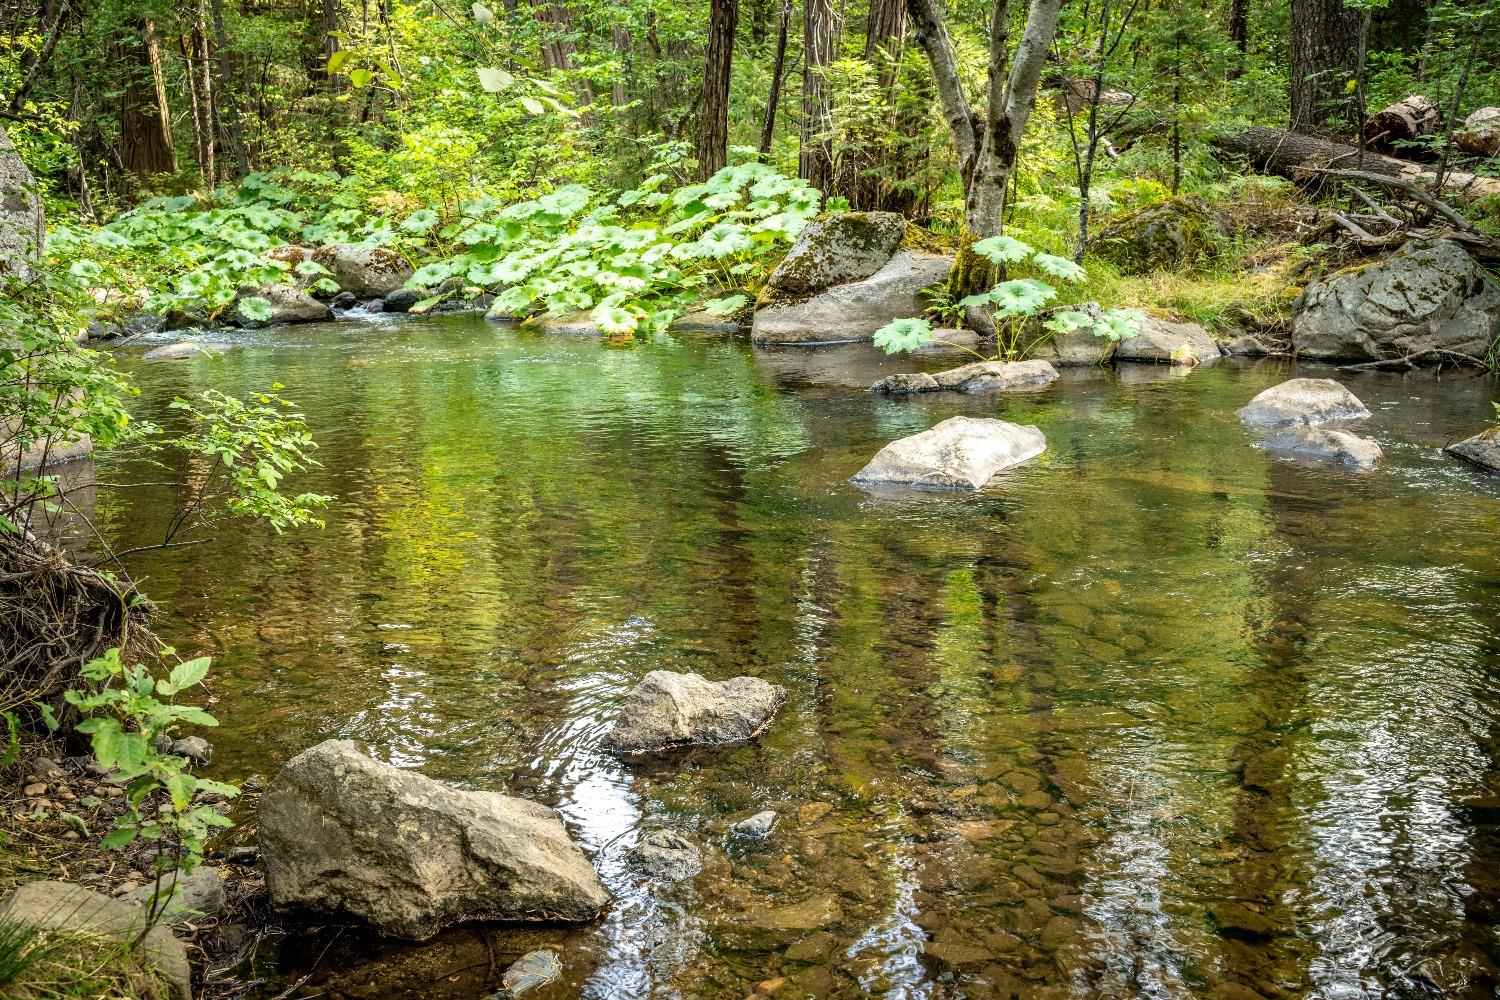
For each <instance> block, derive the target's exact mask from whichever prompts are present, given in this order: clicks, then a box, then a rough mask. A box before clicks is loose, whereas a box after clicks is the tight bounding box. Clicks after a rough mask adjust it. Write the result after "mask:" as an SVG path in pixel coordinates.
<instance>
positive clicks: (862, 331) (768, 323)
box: [750, 250, 953, 344]
mask: <svg viewBox="0 0 1500 1000" xmlns="http://www.w3.org/2000/svg"><path fill="white" fill-rule="evenodd" d="M952 267H953V260H952V258H950V257H945V256H942V255H939V254H931V253H926V252H923V251H920V250H901V251H898V252H897V253H896V254H895V255H894V256H892V257H891V258H890V260H889V261H887V262H886V263H885V264H884V265H883V266H882V267H881V268H880V270H878V271H876V272H875V273H874V274H871V275H870V276H869V277H867V278H863V279H861V280H858V281H851V282H848V283H846V284H842V285H834V286H832V287H831V288H828V289H826V290H824V291H821V292H818V293H817V294H815V295H813V296H811V297H810V298H807V299H804V300H802V301H789V302H775V303H772V304H770V305H766V306H764V307H762V308H760V309H757V310H756V311H755V319H754V320H753V322H752V324H751V328H750V330H751V337H752V338H753V339H754V340H755V342H756V343H760V344H817V343H836V342H841V341H849V340H869V339H870V338H871V337H873V336H874V335H875V331H876V330H879V329H880V328H881V327H883V326H885V325H886V324H887V323H890V322H891V321H892V320H896V319H901V318H902V317H904V316H920V315H922V313H923V312H924V311H925V310H926V308H927V304H926V302H925V301H924V300H923V298H922V293H923V292H925V291H926V290H927V289H929V288H933V287H935V286H937V285H940V284H942V283H943V282H945V281H947V280H948V272H949V271H950V270H951V269H952Z"/></svg>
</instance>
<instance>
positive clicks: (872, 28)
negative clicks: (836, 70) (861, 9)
mask: <svg viewBox="0 0 1500 1000" xmlns="http://www.w3.org/2000/svg"><path fill="white" fill-rule="evenodd" d="M905 38H906V2H905V0H870V13H869V16H868V17H866V18H865V61H866V62H871V61H873V60H875V59H876V58H877V57H878V56H879V55H880V53H881V52H883V51H887V50H889V48H890V43H891V42H893V41H894V42H896V43H897V44H898V45H899V44H900V43H901V42H902V41H903V40H904V39H905ZM880 83H881V87H882V89H884V88H885V87H888V86H890V81H889V80H888V79H886V78H885V76H884V75H882V77H881V80H880Z"/></svg>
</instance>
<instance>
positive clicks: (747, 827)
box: [729, 809, 776, 840]
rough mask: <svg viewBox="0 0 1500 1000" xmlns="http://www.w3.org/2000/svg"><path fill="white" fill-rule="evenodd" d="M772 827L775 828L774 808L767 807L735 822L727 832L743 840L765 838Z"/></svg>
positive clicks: (769, 833)
mask: <svg viewBox="0 0 1500 1000" xmlns="http://www.w3.org/2000/svg"><path fill="white" fill-rule="evenodd" d="M774 829H776V813H775V811H774V810H771V809H767V810H765V811H764V812H758V813H756V814H755V815H754V816H749V817H746V818H745V819H742V820H740V821H739V822H738V823H735V824H734V825H733V826H731V827H730V828H729V832H730V834H731V835H732V836H735V837H742V838H744V839H745V840H765V839H766V838H767V837H769V836H770V835H771V831H772V830H774Z"/></svg>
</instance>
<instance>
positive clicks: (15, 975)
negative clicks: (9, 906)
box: [0, 919, 61, 995]
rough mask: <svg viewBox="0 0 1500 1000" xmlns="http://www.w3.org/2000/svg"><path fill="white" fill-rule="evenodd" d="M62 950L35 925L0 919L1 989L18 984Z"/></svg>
mask: <svg viewBox="0 0 1500 1000" xmlns="http://www.w3.org/2000/svg"><path fill="white" fill-rule="evenodd" d="M60 947H61V946H60V945H59V944H58V943H57V942H55V941H49V940H48V939H47V938H46V936H45V935H43V934H42V932H41V930H40V929H38V928H37V927H36V926H34V925H32V924H29V923H25V922H24V921H19V920H10V919H0V987H9V986H12V985H14V984H17V983H19V982H20V981H21V978H22V977H23V976H25V975H26V974H27V972H28V971H30V970H31V969H32V968H33V967H34V966H36V965H37V964H38V963H40V962H44V961H46V960H47V959H48V958H50V957H52V956H53V955H54V954H56V953H57V951H58V950H59V948H60ZM7 995H8V994H7Z"/></svg>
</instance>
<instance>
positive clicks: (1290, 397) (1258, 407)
mask: <svg viewBox="0 0 1500 1000" xmlns="http://www.w3.org/2000/svg"><path fill="white" fill-rule="evenodd" d="M1369 415H1370V411H1369V410H1368V409H1366V408H1365V404H1364V403H1361V402H1360V401H1359V397H1358V396H1356V395H1354V393H1352V392H1350V391H1349V390H1348V389H1346V388H1345V387H1344V386H1342V385H1340V384H1339V383H1338V382H1335V381H1334V380H1333V379H1331V378H1294V379H1288V380H1287V381H1285V382H1282V383H1281V384H1280V385H1273V386H1271V388H1269V389H1266V390H1265V391H1264V392H1261V393H1259V394H1258V395H1256V397H1255V398H1254V399H1252V400H1250V402H1249V403H1247V404H1246V405H1245V406H1243V407H1241V408H1240V411H1239V416H1240V420H1241V421H1243V422H1244V423H1246V424H1248V425H1250V426H1252V427H1256V426H1259V427H1268V426H1273V425H1275V424H1322V423H1327V422H1328V421H1330V420H1364V419H1365V418H1366V417H1368V416H1369Z"/></svg>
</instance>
